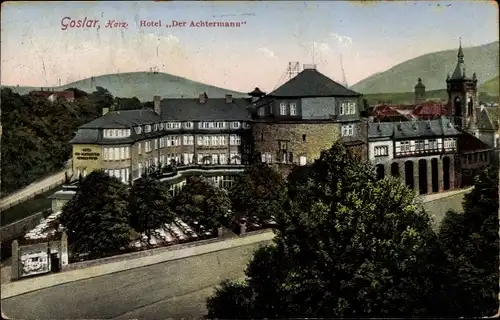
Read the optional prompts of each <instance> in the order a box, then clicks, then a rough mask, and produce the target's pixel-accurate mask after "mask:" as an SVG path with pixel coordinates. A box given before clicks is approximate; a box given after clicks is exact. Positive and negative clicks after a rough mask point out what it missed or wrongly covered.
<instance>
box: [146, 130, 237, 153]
mask: <svg viewBox="0 0 500 320" xmlns="http://www.w3.org/2000/svg"><path fill="white" fill-rule="evenodd" d="M151 141H153V143H154V145H153V147H154V150H157V149H158V148H163V147H175V146H180V145H181V136H166V137H161V138H157V139H154V140H149V141H144V142H139V143H138V144H137V152H138V153H139V154H142V145H143V144H144V152H145V153H148V152H151V151H152V150H153V148H152V147H151ZM196 141H197V145H199V146H227V136H225V135H216V136H208V135H204V136H201V135H200V136H197V138H196ZM229 144H230V145H231V146H239V145H241V137H240V136H239V135H236V134H231V135H229ZM182 145H184V146H192V145H194V136H192V135H184V136H182Z"/></svg>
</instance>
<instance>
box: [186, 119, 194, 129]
mask: <svg viewBox="0 0 500 320" xmlns="http://www.w3.org/2000/svg"><path fill="white" fill-rule="evenodd" d="M184 129H193V123H192V122H190V121H189V122H184Z"/></svg>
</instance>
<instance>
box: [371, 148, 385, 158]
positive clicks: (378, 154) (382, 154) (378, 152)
mask: <svg viewBox="0 0 500 320" xmlns="http://www.w3.org/2000/svg"><path fill="white" fill-rule="evenodd" d="M373 153H374V155H375V157H387V156H388V155H389V147H388V146H375V148H374V149H373Z"/></svg>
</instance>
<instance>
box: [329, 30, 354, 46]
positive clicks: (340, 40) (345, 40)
mask: <svg viewBox="0 0 500 320" xmlns="http://www.w3.org/2000/svg"><path fill="white" fill-rule="evenodd" d="M332 37H333V39H335V40H336V41H337V42H338V43H340V44H342V45H344V46H346V47H347V46H350V45H351V44H352V38H350V37H347V36H341V35H339V34H337V33H335V32H332Z"/></svg>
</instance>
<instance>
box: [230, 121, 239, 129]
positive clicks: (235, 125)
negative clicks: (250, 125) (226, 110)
mask: <svg viewBox="0 0 500 320" xmlns="http://www.w3.org/2000/svg"><path fill="white" fill-rule="evenodd" d="M231 128H232V129H239V128H240V123H239V122H238V121H234V122H231Z"/></svg>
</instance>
